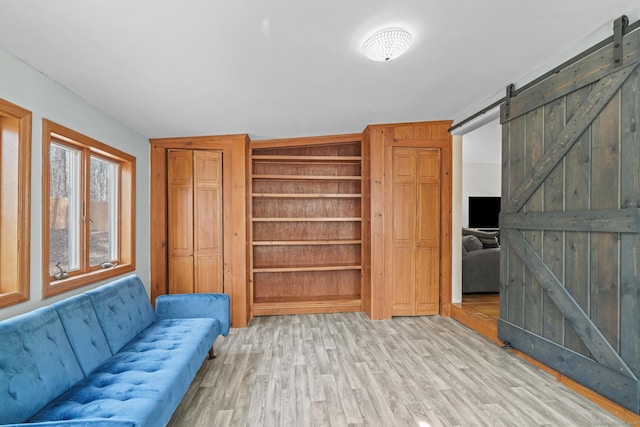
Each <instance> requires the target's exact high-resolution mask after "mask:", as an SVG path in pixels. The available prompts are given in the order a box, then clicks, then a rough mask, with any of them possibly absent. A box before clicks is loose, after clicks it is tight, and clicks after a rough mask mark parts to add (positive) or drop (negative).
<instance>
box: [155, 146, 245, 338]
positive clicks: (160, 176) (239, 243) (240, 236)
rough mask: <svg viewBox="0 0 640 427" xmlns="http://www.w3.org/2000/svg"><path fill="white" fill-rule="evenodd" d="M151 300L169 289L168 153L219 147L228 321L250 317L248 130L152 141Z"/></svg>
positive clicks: (242, 323)
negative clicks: (220, 155)
mask: <svg viewBox="0 0 640 427" xmlns="http://www.w3.org/2000/svg"><path fill="white" fill-rule="evenodd" d="M149 142H150V144H151V152H150V157H151V159H150V167H151V213H150V223H151V241H150V262H151V283H150V287H151V300H152V302H155V299H156V297H158V296H159V295H164V294H166V293H168V289H167V285H168V283H167V274H168V271H167V191H166V188H167V152H168V151H169V150H171V149H180V150H185V149H186V150H219V151H221V152H222V158H223V160H222V161H223V215H224V223H223V224H224V225H223V230H224V243H223V244H224V255H223V263H224V273H223V277H224V292H225V293H226V294H228V295H229V297H230V299H231V324H232V325H233V327H244V326H246V325H247V321H248V315H249V310H248V299H247V276H246V274H247V273H246V271H247V258H246V242H247V222H246V218H247V216H246V212H247V209H246V157H247V156H246V153H247V146H248V143H249V137H248V136H247V135H246V134H238V135H224V136H202V137H193V138H190V137H184V138H158V139H151V140H150V141H149Z"/></svg>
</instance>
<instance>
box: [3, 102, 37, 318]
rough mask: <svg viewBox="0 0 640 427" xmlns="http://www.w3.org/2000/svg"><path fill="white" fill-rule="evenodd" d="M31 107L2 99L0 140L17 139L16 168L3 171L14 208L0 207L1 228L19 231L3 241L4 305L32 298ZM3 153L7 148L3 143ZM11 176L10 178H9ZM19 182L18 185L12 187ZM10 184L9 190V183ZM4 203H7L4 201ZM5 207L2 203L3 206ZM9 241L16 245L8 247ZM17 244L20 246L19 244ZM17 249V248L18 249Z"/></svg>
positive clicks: (10, 231)
mask: <svg viewBox="0 0 640 427" xmlns="http://www.w3.org/2000/svg"><path fill="white" fill-rule="evenodd" d="M31 126H32V114H31V111H29V110H26V109H24V108H22V107H19V106H17V105H15V104H12V103H10V102H8V101H5V100H3V99H0V132H1V133H2V135H1V136H0V141H3V143H9V142H10V141H11V142H13V143H14V144H10V145H14V146H13V147H11V150H10V151H11V154H12V155H11V156H7V158H6V161H8V162H13V161H14V158H16V157H17V163H16V164H15V165H13V166H15V168H13V167H12V168H8V170H7V172H9V173H11V175H10V177H7V176H4V175H3V174H0V175H2V181H3V188H2V189H1V190H0V195H1V196H2V199H3V201H4V198H5V191H10V193H11V199H12V202H11V203H8V204H7V207H8V208H10V209H11V212H4V210H2V209H0V213H1V215H0V217H1V221H0V231H2V233H6V234H13V235H15V240H14V239H8V238H6V237H5V238H4V239H2V240H3V242H4V243H3V244H2V245H0V266H1V267H2V276H3V279H2V282H3V283H2V285H0V308H2V307H7V306H10V305H14V304H18V303H20V302H24V301H28V300H29V298H30V280H29V275H30V270H29V268H30V265H31V264H30V253H31ZM0 148H1V149H0V156H4V154H5V149H4V148H3V147H1V146H0ZM8 178H10V179H8ZM14 183H15V186H16V187H15V188H13V189H10V188H8V186H9V185H13V184H14ZM4 186H7V188H6V190H5V187H4ZM3 204H4V203H3ZM0 207H1V206H0ZM5 244H6V245H9V244H12V245H15V246H13V247H11V248H5ZM16 246H17V247H16ZM16 249H17V250H16Z"/></svg>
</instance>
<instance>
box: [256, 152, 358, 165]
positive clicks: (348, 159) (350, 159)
mask: <svg viewBox="0 0 640 427" xmlns="http://www.w3.org/2000/svg"><path fill="white" fill-rule="evenodd" d="M251 158H252V159H253V160H257V161H262V162H278V163H280V162H287V163H334V164H340V163H359V162H360V161H361V160H362V157H361V156H281V155H260V154H254V155H253V156H251Z"/></svg>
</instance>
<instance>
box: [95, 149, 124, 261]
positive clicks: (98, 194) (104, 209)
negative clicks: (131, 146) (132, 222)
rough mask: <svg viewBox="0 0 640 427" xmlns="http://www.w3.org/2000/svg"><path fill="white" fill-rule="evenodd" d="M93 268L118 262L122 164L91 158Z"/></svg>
mask: <svg viewBox="0 0 640 427" xmlns="http://www.w3.org/2000/svg"><path fill="white" fill-rule="evenodd" d="M89 188H90V198H91V210H90V214H91V220H90V230H89V232H90V236H89V264H90V265H91V266H92V267H93V266H96V265H101V264H103V263H113V262H114V261H116V260H117V259H118V233H117V230H118V197H117V194H118V164H117V163H113V162H110V161H107V160H104V159H101V158H99V157H94V156H91V171H90V175H89Z"/></svg>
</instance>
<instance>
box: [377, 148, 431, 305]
mask: <svg viewBox="0 0 640 427" xmlns="http://www.w3.org/2000/svg"><path fill="white" fill-rule="evenodd" d="M390 150H391V153H390V157H391V158H389V159H387V161H388V162H389V161H390V162H391V170H392V180H391V186H392V189H391V195H392V206H391V209H392V223H391V224H392V228H391V230H390V231H391V236H392V237H391V239H390V247H388V250H389V251H390V253H389V255H388V256H387V260H388V261H387V262H389V263H390V266H389V267H390V269H391V270H390V272H391V275H390V278H391V282H392V288H393V293H392V295H393V309H392V314H393V315H394V316H416V315H430V314H438V312H439V288H440V161H441V160H440V150H439V149H431V148H412V147H390Z"/></svg>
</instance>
